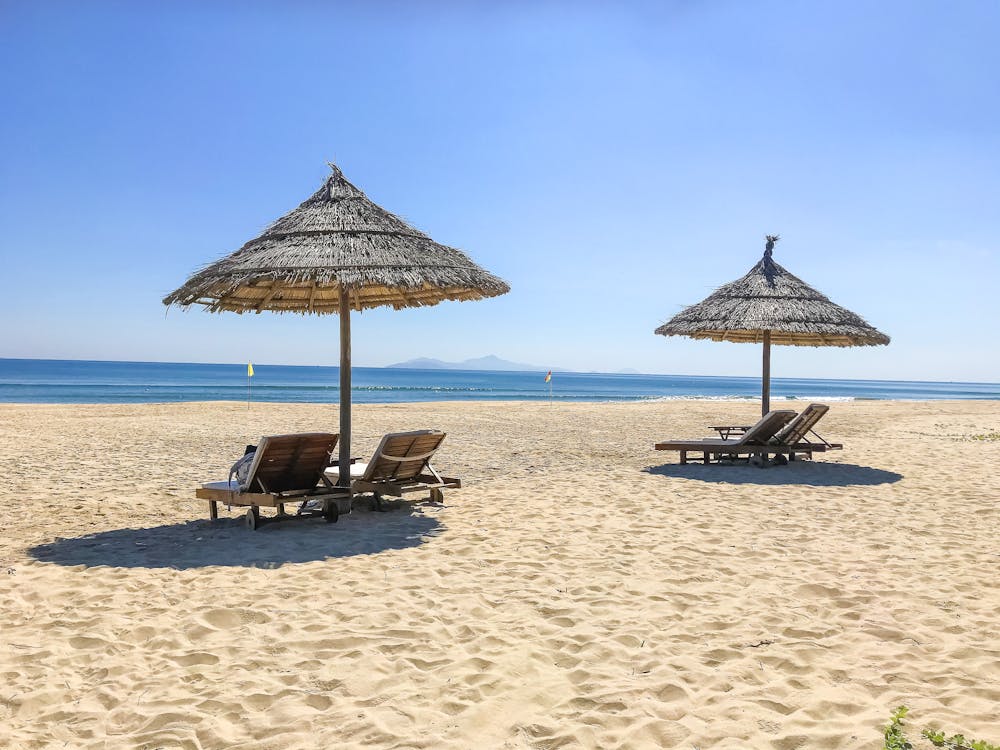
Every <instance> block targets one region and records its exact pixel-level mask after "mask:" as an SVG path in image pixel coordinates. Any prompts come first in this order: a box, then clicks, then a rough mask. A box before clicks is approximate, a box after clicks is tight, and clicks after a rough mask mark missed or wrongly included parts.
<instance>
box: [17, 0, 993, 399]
mask: <svg viewBox="0 0 1000 750" xmlns="http://www.w3.org/2000/svg"><path fill="white" fill-rule="evenodd" d="M997 28H1000V4H997V3H994V2H986V1H984V2H979V3H976V2H954V3H938V2H913V1H907V2H893V1H891V0H890V1H887V2H880V3H869V2H850V1H840V2H818V3H811V2H787V1H785V2H767V0H760V1H759V2H753V3H745V2H724V1H718V2H694V1H693V0H684V1H677V2H655V3H640V2H635V3H628V2H625V3H614V4H612V3H586V2H580V0H574V1H567V2H511V3H503V4H500V3H491V2H482V3H475V2H432V1H427V2H398V3H396V2H377V1H375V2H359V3H349V2H341V3H328V2H322V3H321V2H296V1H295V0H292V1H291V2H282V3H264V2H252V1H251V2H184V1H183V0H179V1H176V2H170V3H167V2H148V3H126V2H121V3H110V2H100V0H93V1H92V2H88V3H78V2H65V3H50V2H45V1H44V0H30V2H29V1H24V2H16V1H12V0H0V40H2V43H0V102H2V105H0V106H2V108H3V114H2V116H0V148H2V149H3V154H2V159H0V223H2V226H3V227H4V231H3V232H2V234H0V261H2V265H0V267H2V269H3V281H4V283H3V290H4V291H3V294H2V295H0V321H2V322H0V357H30V358H55V359H112V360H142V361H183V362H243V361H247V360H252V361H254V362H260V363H270V364H319V365H334V364H336V363H337V361H338V324H337V320H336V317H335V316H313V317H301V316H293V315H274V314H268V313H264V314H261V315H253V316H238V315H233V314H220V315H211V314H207V313H205V312H203V311H201V310H190V311H182V310H178V309H171V310H170V311H167V309H166V308H165V307H164V306H163V304H162V303H161V299H162V298H163V296H164V295H166V294H167V293H168V292H170V291H172V290H173V289H175V288H176V287H178V286H180V285H181V284H182V283H183V282H184V281H185V280H186V278H187V277H188V276H189V275H190V274H191V273H192V272H193V271H195V270H197V269H198V268H200V267H201V266H203V265H205V264H207V263H209V262H211V261H214V260H216V259H218V258H221V257H223V256H225V255H228V254H229V253H231V252H233V251H234V250H236V249H238V248H239V247H240V246H241V245H242V244H243V243H244V242H246V241H247V240H249V239H251V238H253V237H255V236H257V235H258V234H259V233H260V232H261V231H262V230H263V229H264V228H265V227H266V226H267V225H268V224H270V223H271V222H272V221H273V220H274V219H276V218H278V217H279V216H281V215H283V214H285V213H286V212H287V211H289V210H291V209H292V208H294V207H295V206H297V205H298V204H299V203H300V202H301V201H303V200H305V198H307V197H308V196H309V195H311V194H312V193H313V192H314V191H315V190H316V189H317V188H318V187H319V185H320V184H321V183H322V181H323V180H324V178H325V176H326V175H327V174H328V167H327V166H326V162H327V161H331V160H332V161H335V162H336V163H337V164H338V165H339V166H340V167H341V168H342V169H343V171H344V173H345V175H346V176H347V178H348V179H349V180H351V181H352V182H353V183H354V184H356V185H357V186H359V187H360V188H361V189H362V190H364V191H365V192H366V193H367V194H368V196H369V197H370V198H372V199H373V200H374V201H376V202H377V203H379V204H380V205H382V206H383V207H385V208H387V209H388V210H390V211H393V212H394V213H396V214H398V215H400V216H402V217H403V218H405V219H406V220H407V221H409V222H410V223H411V224H413V225H414V226H416V227H417V228H419V229H420V230H422V231H424V232H426V233H428V234H429V235H430V236H431V237H433V238H434V239H435V240H437V241H438V242H441V243H444V244H447V245H451V246H454V247H458V248H461V249H462V250H463V251H465V252H466V253H468V254H469V255H470V257H472V259H473V260H475V261H476V262H477V263H479V264H480V265H482V266H483V267H485V268H487V269H488V270H490V271H492V272H493V273H495V274H497V275H499V276H500V277H502V278H504V279H505V280H506V281H507V282H508V283H509V284H510V286H511V291H510V293H509V294H507V295H505V296H502V297H498V298H495V299H491V300H485V301H478V302H462V303H459V302H445V303H442V304H440V305H437V306H435V307H432V308H422V309H411V310H403V311H394V310H391V309H385V310H382V309H379V310H373V311H367V312H364V313H362V314H359V315H358V314H356V315H355V316H354V317H353V337H352V338H353V360H354V364H355V365H368V366H380V365H385V364H390V363H393V362H399V361H403V360H406V359H410V358H414V357H421V356H426V357H435V358H438V359H444V360H452V361H454V360H462V359H465V358H469V357H478V356H482V355H486V354H496V355H498V356H500V357H503V358H505V359H510V360H515V361H519V362H530V363H536V364H537V365H538V366H539V367H542V368H549V367H560V368H567V369H577V370H597V371H618V370H622V369H625V368H631V369H635V370H638V371H641V372H647V373H675V374H702V375H709V374H718V375H755V374H757V373H758V372H759V370H760V347H758V346H753V345H746V344H729V343H727V344H720V343H713V342H705V341H693V340H688V339H684V338H676V337H671V338H664V337H661V336H656V335H654V334H653V330H654V329H655V328H656V327H657V326H658V325H660V324H661V323H663V322H664V321H666V320H667V319H668V318H670V317H671V316H672V315H674V314H675V313H676V312H678V311H679V310H680V309H682V308H683V307H684V306H685V305H688V304H692V303H694V302H698V301H700V300H701V299H702V298H704V297H705V296H706V295H707V294H709V293H710V292H711V291H712V290H713V289H715V288H717V287H718V286H720V285H722V284H724V283H726V282H728V281H731V280H733V279H735V278H738V277H739V276H742V275H743V274H744V273H745V272H746V271H747V270H749V269H750V268H751V267H752V266H753V265H754V264H755V263H756V262H757V261H758V260H759V259H760V256H761V253H762V251H763V244H764V235H765V234H774V233H777V234H780V235H781V237H782V239H781V241H780V242H779V243H778V245H777V247H776V249H775V260H777V261H778V262H779V263H781V264H782V265H783V266H785V267H786V268H787V269H788V270H789V271H791V272H792V273H794V274H795V275H797V276H798V277H800V278H802V279H803V280H805V281H806V282H807V283H809V284H811V285H812V286H814V287H816V288H817V289H819V290H820V291H822V292H823V293H824V294H826V295H827V296H829V297H830V298H831V299H832V300H833V301H834V302H837V303H838V304H840V305H843V306H845V307H847V308H849V309H851V310H853V311H855V312H857V313H858V314H860V315H861V316H862V317H864V318H865V319H866V320H868V322H870V323H871V324H872V325H874V326H876V327H877V328H878V329H880V330H882V331H884V332H885V333H887V334H888V335H890V336H891V337H892V343H891V344H890V345H889V346H888V347H861V348H853V349H839V348H820V349H813V348H807V347H778V348H775V350H774V353H773V356H772V371H773V373H774V375H775V376H787V377H834V378H858V379H868V378H873V379H906V380H965V381H988V382H997V381H1000V326H998V325H997V311H996V309H995V304H996V299H997V292H998V287H1000V211H998V210H997V198H998V195H1000V127H998V123H1000V46H998V45H997V44H996V29H997Z"/></svg>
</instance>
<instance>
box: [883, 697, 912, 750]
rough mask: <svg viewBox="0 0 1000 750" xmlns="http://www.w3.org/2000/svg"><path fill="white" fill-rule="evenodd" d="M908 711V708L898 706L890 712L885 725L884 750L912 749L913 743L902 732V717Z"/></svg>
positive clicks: (904, 716)
mask: <svg viewBox="0 0 1000 750" xmlns="http://www.w3.org/2000/svg"><path fill="white" fill-rule="evenodd" d="M909 712H910V709H908V708H907V707H906V706H900V707H899V708H897V709H896V710H895V711H893V712H892V716H891V717H890V719H889V723H888V724H887V725H886V727H885V750H913V745H912V744H910V741H909V740H907V739H906V735H905V734H903V719H904V718H906V714H908V713H909Z"/></svg>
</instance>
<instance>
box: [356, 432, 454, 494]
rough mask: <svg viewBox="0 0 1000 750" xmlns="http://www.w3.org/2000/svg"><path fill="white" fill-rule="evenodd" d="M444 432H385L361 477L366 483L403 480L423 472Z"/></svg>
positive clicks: (442, 438) (438, 445)
mask: <svg viewBox="0 0 1000 750" xmlns="http://www.w3.org/2000/svg"><path fill="white" fill-rule="evenodd" d="M444 436H445V433H443V432H439V431H437V430H415V431H414V432H393V433H389V434H388V435H385V436H384V437H383V438H382V441H381V442H380V443H379V444H378V448H376V449H375V455H374V456H372V460H371V461H370V462H369V464H368V467H367V468H366V469H365V473H364V476H362V479H363V480H365V481H368V482H379V481H387V480H396V481H405V480H407V479H414V478H415V477H417V476H419V475H420V474H422V473H423V472H424V469H426V468H427V465H428V464H429V463H430V460H431V458H432V457H433V456H434V452H435V451H436V450H437V449H438V448H439V447H440V445H441V443H442V441H444Z"/></svg>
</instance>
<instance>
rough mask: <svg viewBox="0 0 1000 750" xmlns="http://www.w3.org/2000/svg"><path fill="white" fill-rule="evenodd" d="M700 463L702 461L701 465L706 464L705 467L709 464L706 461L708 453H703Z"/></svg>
mask: <svg viewBox="0 0 1000 750" xmlns="http://www.w3.org/2000/svg"><path fill="white" fill-rule="evenodd" d="M701 461H702V463H703V464H706V465H707V464H708V463H709V461H708V451H705V453H704V454H703V457H702V460H701Z"/></svg>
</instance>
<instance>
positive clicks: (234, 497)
mask: <svg viewBox="0 0 1000 750" xmlns="http://www.w3.org/2000/svg"><path fill="white" fill-rule="evenodd" d="M336 446H337V435H333V434H330V433H326V432H308V433H301V434H298V435H270V436H268V437H264V438H261V440H260V444H259V445H258V446H257V452H256V454H255V455H254V459H253V463H252V464H251V465H250V472H249V474H248V475H247V482H246V489H245V490H243V491H240V489H239V486H238V485H237V484H236V482H235V480H234V481H232V482H206V483H205V484H203V485H202V486H201V487H200V488H199V489H197V490H196V491H195V496H196V497H199V498H201V499H202V500H208V514H209V518H211V519H212V520H215V519H216V518H218V517H219V509H218V503H224V504H226V505H229V506H232V505H237V506H245V507H249V510H248V511H247V514H246V524H247V527H248V528H249V529H251V530H255V529H257V527H258V526H260V524H261V523H263V522H264V521H265V519H264V518H263V517H262V516H261V515H260V509H261V508H262V507H266V508H275V509H276V510H277V515H276V516H274V517H272V518H269V519H266V520H267V521H285V520H290V519H293V518H309V517H311V516H320V515H321V516H323V517H324V518H325V519H326V521H327V523H336V522H337V519H338V518H339V516H340V513H341V510H342V505H344V504H345V503H346V507H344V508H343V510H344V511H345V512H350V504H351V492H350V490H349V489H347V488H336V487H333V486H332V485H331V483H330V482H328V481H327V480H326V479H325V477H324V476H323V470H324V469H325V468H326V467H327V466H329V465H330V455H331V454H332V453H333V450H334V448H336ZM313 501H318V505H317V506H316V508H315V509H310V508H309V507H307V503H309V504H310V505H312V504H313ZM295 502H297V503H301V505H300V507H299V512H298V513H297V514H295V515H289V514H286V513H285V505H286V504H287V503H295Z"/></svg>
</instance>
